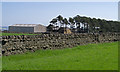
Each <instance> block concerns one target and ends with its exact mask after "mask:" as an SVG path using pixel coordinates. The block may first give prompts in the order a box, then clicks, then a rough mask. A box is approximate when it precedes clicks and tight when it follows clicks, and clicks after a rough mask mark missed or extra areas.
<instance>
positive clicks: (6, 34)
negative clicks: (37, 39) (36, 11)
mask: <svg viewBox="0 0 120 72" xmlns="http://www.w3.org/2000/svg"><path fill="white" fill-rule="evenodd" d="M8 35H36V34H26V33H0V36H8Z"/></svg>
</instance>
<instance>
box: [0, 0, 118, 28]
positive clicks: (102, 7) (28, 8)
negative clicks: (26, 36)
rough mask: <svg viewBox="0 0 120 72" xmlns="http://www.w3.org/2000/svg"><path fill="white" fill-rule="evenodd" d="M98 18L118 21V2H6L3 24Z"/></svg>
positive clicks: (45, 23)
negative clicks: (84, 17) (54, 19)
mask: <svg viewBox="0 0 120 72" xmlns="http://www.w3.org/2000/svg"><path fill="white" fill-rule="evenodd" d="M59 14H60V15H62V16H63V17H67V18H68V17H73V16H75V15H77V14H79V15H81V16H88V17H96V18H102V19H107V20H118V2H4V3H2V19H3V20H2V24H3V26H9V25H12V24H43V25H48V24H49V21H50V20H51V19H52V18H54V17H56V16H58V15H59Z"/></svg>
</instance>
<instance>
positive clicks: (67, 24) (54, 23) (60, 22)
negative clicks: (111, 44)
mask: <svg viewBox="0 0 120 72" xmlns="http://www.w3.org/2000/svg"><path fill="white" fill-rule="evenodd" d="M61 28H63V29H66V28H69V29H70V30H71V31H72V32H77V33H98V32H120V22H118V21H107V20H105V19H99V18H98V19H96V18H90V17H85V16H80V15H77V16H75V17H73V18H72V17H69V18H68V19H67V18H64V17H63V16H61V15H59V16H57V17H56V18H53V19H52V20H51V21H50V24H49V25H48V26H47V30H48V31H51V32H57V31H59V29H61Z"/></svg>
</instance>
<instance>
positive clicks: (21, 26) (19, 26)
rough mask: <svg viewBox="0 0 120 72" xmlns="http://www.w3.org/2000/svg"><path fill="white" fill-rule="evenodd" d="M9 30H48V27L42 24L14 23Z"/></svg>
mask: <svg viewBox="0 0 120 72" xmlns="http://www.w3.org/2000/svg"><path fill="white" fill-rule="evenodd" d="M9 32H23V33H33V32H46V27H45V26H43V25H41V24H14V25H11V26H9Z"/></svg>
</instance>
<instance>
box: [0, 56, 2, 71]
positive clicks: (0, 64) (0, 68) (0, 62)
mask: <svg viewBox="0 0 120 72" xmlns="http://www.w3.org/2000/svg"><path fill="white" fill-rule="evenodd" d="M1 70H2V57H1V56H0V72H1Z"/></svg>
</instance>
